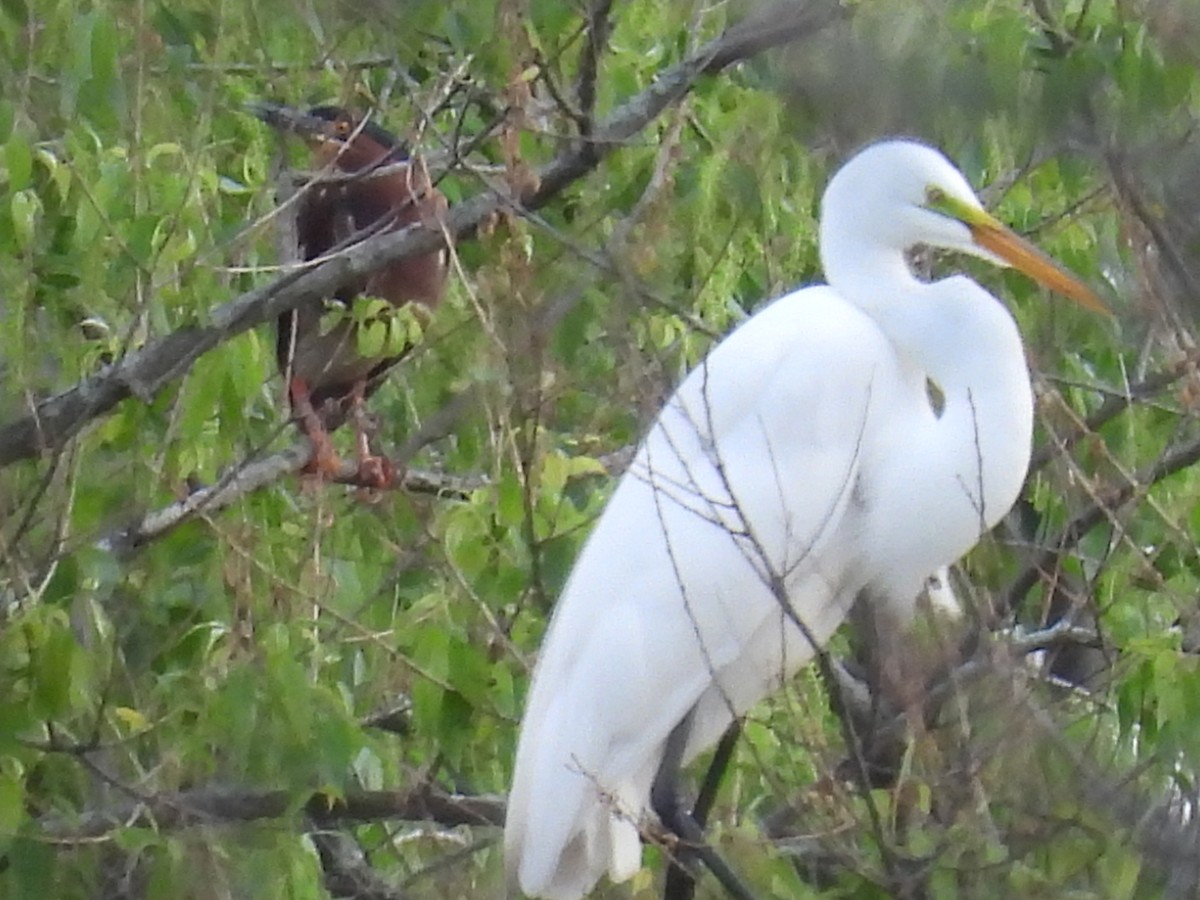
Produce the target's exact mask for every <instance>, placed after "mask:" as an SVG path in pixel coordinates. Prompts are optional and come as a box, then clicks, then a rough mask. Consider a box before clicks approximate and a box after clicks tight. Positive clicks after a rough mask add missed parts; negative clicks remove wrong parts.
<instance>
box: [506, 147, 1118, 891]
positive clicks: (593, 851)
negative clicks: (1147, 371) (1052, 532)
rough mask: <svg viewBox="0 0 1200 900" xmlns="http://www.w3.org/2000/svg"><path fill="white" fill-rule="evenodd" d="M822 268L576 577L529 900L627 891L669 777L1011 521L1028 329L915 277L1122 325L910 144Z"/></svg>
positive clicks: (839, 193)
mask: <svg viewBox="0 0 1200 900" xmlns="http://www.w3.org/2000/svg"><path fill="white" fill-rule="evenodd" d="M820 244H821V260H822V263H823V265H824V268H825V274H826V277H827V278H828V279H829V285H828V286H825V285H817V286H814V287H809V288H805V289H803V290H799V291H796V292H794V293H791V294H788V295H786V296H784V297H782V298H780V299H778V300H776V301H775V302H773V303H772V304H770V305H769V306H767V307H766V308H765V309H763V310H762V311H760V312H758V313H757V314H755V315H754V316H752V317H751V318H750V319H749V320H748V321H746V322H745V323H744V324H742V325H741V326H740V327H739V328H738V329H737V330H735V331H734V332H733V333H732V334H731V335H730V336H729V337H728V338H726V339H725V340H724V341H722V342H721V343H720V344H719V345H718V346H717V347H716V349H714V350H713V351H712V352H711V353H710V354H709V356H708V358H707V359H705V360H704V361H703V362H702V363H700V365H698V366H697V367H696V368H695V369H694V370H693V371H692V372H691V373H690V374H689V375H688V377H687V378H686V379H685V380H684V382H683V384H682V385H681V386H680V387H679V389H678V390H677V391H676V392H675V394H674V396H673V397H672V398H671V399H670V401H669V402H668V403H667V404H666V406H665V407H664V409H663V410H662V412H661V413H660V415H659V416H658V418H657V419H656V421H655V422H654V424H653V425H652V426H651V428H650V431H649V433H648V434H647V436H646V438H645V440H644V442H643V443H642V445H641V447H640V448H639V450H638V452H637V455H636V457H635V459H634V462H633V464H632V466H631V468H630V470H629V471H628V472H627V473H626V474H625V475H624V477H623V478H622V479H621V481H620V484H619V485H618V486H617V489H616V491H615V492H614V494H613V496H612V499H611V500H610V501H609V503H608V506H607V508H606V509H605V511H604V514H603V515H602V516H601V517H600V520H599V522H598V523H597V524H596V527H595V529H594V530H593V532H592V534H591V536H590V537H589V539H588V541H587V543H586V546H585V547H584V549H583V552H582V553H581V555H580V557H579V559H578V561H577V562H576V564H575V568H574V570H573V571H572V573H571V576H570V578H569V580H568V582H567V585H566V588H565V589H564V591H563V594H562V597H561V598H560V600H559V602H558V607H557V609H556V610H555V612H554V616H553V619H552V621H551V624H550V627H549V630H548V632H547V634H546V637H545V640H544V643H543V646H542V650H541V655H540V659H539V660H538V664H537V667H536V670H535V674H534V678H533V685H532V688H531V689H530V693H529V698H528V702H527V705H526V710H525V716H524V720H523V722H522V726H521V735H520V740H519V743H518V747H517V757H516V766H515V771H514V776H513V784H512V789H511V791H510V793H509V797H508V818H507V822H506V825H505V852H506V856H507V865H508V868H509V872H510V880H511V881H512V882H513V883H514V885H515V886H516V887H519V888H520V889H521V890H522V891H524V892H525V893H526V894H528V895H531V896H537V897H545V898H553V900H566V898H578V897H581V896H582V895H583V894H585V893H587V892H588V891H589V890H591V889H592V887H593V886H594V885H595V884H596V882H597V881H598V880H599V878H600V877H601V876H602V875H603V874H605V873H606V872H607V874H608V876H609V877H610V878H611V879H612V880H613V881H621V880H624V879H627V878H629V877H631V876H632V875H633V874H634V873H635V872H636V871H637V870H638V868H639V867H640V865H641V845H640V842H639V836H638V835H639V831H638V826H639V822H640V821H641V819H642V817H643V815H644V813H645V812H646V811H647V808H648V805H649V800H650V791H651V785H652V784H653V783H654V782H655V778H656V775H657V774H658V772H659V769H660V767H661V766H663V765H664V757H679V759H678V760H667V762H671V761H682V762H683V763H686V762H687V761H689V760H690V759H692V758H693V757H694V756H695V755H696V754H697V753H698V752H700V751H701V750H703V749H704V748H706V747H708V746H710V745H712V744H713V743H714V742H715V741H716V740H717V739H718V738H719V737H720V736H721V734H722V733H723V732H724V731H725V729H726V728H727V727H728V726H729V725H730V723H731V722H732V721H733V720H734V719H735V718H737V717H739V716H741V715H742V714H743V713H745V712H746V711H747V710H748V709H749V708H750V707H751V706H752V705H753V704H754V703H756V702H757V701H758V700H760V699H761V698H763V697H764V696H765V695H767V694H768V693H770V692H771V691H772V690H775V689H777V688H778V687H780V686H781V684H782V683H783V682H784V680H785V679H786V678H788V677H789V676H790V675H791V674H792V673H794V672H795V671H796V670H797V669H798V668H799V667H800V666H801V665H802V664H804V663H805V662H807V661H808V660H809V659H811V657H812V655H813V652H814V647H813V645H812V644H811V643H810V641H811V642H815V643H816V644H817V645H823V644H824V643H825V642H826V641H828V639H829V637H830V636H831V635H832V634H833V632H834V631H835V630H836V629H837V627H838V626H839V624H840V623H841V622H842V621H843V619H844V618H845V616H846V613H847V611H848V609H849V607H850V605H851V603H852V602H853V601H854V599H855V597H856V596H857V595H858V594H859V592H860V591H864V590H865V591H867V592H868V595H869V596H870V597H871V598H872V600H873V602H875V603H877V604H879V605H880V606H881V607H882V608H883V609H884V610H885V611H886V612H887V613H888V614H889V615H890V616H891V617H892V618H893V619H895V620H898V621H905V622H906V621H908V619H909V618H910V617H911V615H912V611H913V606H914V602H915V598H916V597H917V595H918V593H919V592H920V590H921V588H922V585H923V584H924V582H925V580H926V578H927V577H929V575H930V573H932V572H934V571H935V570H937V569H938V568H939V567H942V566H946V565H948V564H950V563H953V562H954V561H955V560H957V559H958V558H959V557H961V556H962V555H963V554H964V553H966V552H967V551H968V550H970V549H971V547H972V546H973V545H974V544H975V543H976V541H977V540H978V539H979V537H980V536H981V535H982V534H983V533H984V532H986V531H987V530H988V529H990V528H991V527H992V526H993V525H994V524H995V523H996V522H997V521H998V520H999V519H1000V518H1001V516H1003V515H1004V513H1005V512H1006V511H1007V510H1008V509H1009V507H1010V506H1012V504H1013V502H1014V501H1015V500H1016V498H1017V493H1018V491H1019V490H1020V487H1021V483H1022V481H1023V480H1024V478H1025V473H1026V469H1027V466H1028V463H1029V454H1030V442H1031V434H1032V428H1033V400H1032V392H1031V389H1030V383H1029V374H1028V370H1027V367H1026V362H1025V352H1024V349H1023V347H1022V344H1021V337H1020V333H1019V332H1018V330H1017V326H1016V323H1015V322H1014V321H1013V318H1012V316H1011V315H1010V314H1009V313H1008V311H1007V310H1006V309H1005V307H1004V306H1003V305H1002V304H1001V303H1000V302H999V301H998V300H997V299H996V298H995V297H993V296H992V295H991V294H989V293H988V292H987V291H985V290H984V289H983V288H982V287H980V286H979V285H978V284H976V283H975V282H974V281H972V280H970V279H969V278H967V277H965V276H962V275H956V276H952V277H949V278H945V279H942V280H939V281H934V282H931V283H926V282H922V281H920V280H918V279H917V278H916V277H915V276H914V275H913V274H912V272H911V270H910V269H909V266H908V264H907V262H906V259H905V252H906V251H908V250H910V249H911V248H912V247H913V246H914V245H916V244H926V245H930V246H933V247H941V248H946V249H949V250H957V251H962V252H965V253H970V254H973V255H975V256H980V257H983V258H984V259H987V260H990V261H991V262H993V263H996V264H998V265H1006V264H1007V265H1012V266H1015V267H1017V268H1019V269H1021V270H1022V271H1024V272H1026V273H1027V274H1029V275H1030V276H1031V277H1033V278H1035V279H1037V280H1038V281H1040V282H1042V283H1043V284H1045V285H1046V286H1048V287H1051V288H1054V289H1056V290H1058V291H1060V292H1062V293H1064V294H1066V295H1067V296H1070V297H1072V298H1074V299H1075V300H1077V301H1078V302H1080V303H1081V304H1083V305H1085V306H1088V307H1091V308H1094V309H1098V310H1102V309H1104V306H1103V304H1102V303H1101V302H1100V301H1099V300H1098V299H1097V298H1096V297H1095V295H1094V294H1092V293H1091V292H1090V291H1089V290H1088V289H1087V288H1086V287H1085V286H1084V285H1083V284H1081V283H1080V282H1079V281H1078V280H1077V279H1076V278H1075V277H1074V276H1072V275H1071V274H1070V273H1068V272H1066V271H1065V270H1064V269H1062V268H1060V267H1059V266H1058V265H1057V264H1056V263H1054V262H1053V261H1052V260H1050V259H1049V258H1048V257H1046V256H1044V255H1043V254H1042V253H1041V252H1040V251H1038V250H1037V249H1036V248H1034V247H1033V246H1032V245H1030V244H1029V243H1027V242H1026V241H1025V240H1023V239H1022V238H1020V237H1018V236H1017V235H1016V234H1014V233H1013V232H1011V231H1009V230H1008V229H1006V228H1005V227H1004V226H1002V225H1001V224H1000V223H999V222H997V221H996V220H995V219H994V218H993V217H992V216H991V215H989V214H988V213H987V212H985V211H984V209H983V207H982V205H981V204H980V202H979V200H978V199H977V198H976V196H975V194H974V193H973V192H972V190H971V187H970V185H969V184H968V183H967V181H966V179H965V178H964V177H963V175H962V173H960V172H959V171H958V170H957V169H956V168H955V167H954V166H953V165H952V164H951V163H950V162H949V161H948V160H947V159H946V158H945V157H944V156H942V154H941V153H939V152H938V151H936V150H934V149H932V148H930V147H927V146H924V145H921V144H918V143H914V142H910V141H886V142H882V143H877V144H874V145H872V146H869V147H867V148H866V149H864V150H863V151H861V152H860V153H859V154H858V155H856V156H855V157H854V158H853V159H851V160H850V161H849V162H847V163H846V164H845V166H843V167H842V169H841V170H840V171H839V172H838V173H837V174H836V175H835V176H834V178H833V179H832V180H831V181H830V183H829V186H828V188H827V189H826V191H825V196H824V201H823V206H822V216H821V228H820ZM930 382H932V383H933V384H934V385H936V387H937V391H938V393H940V396H941V398H942V400H941V403H940V404H939V407H940V408H939V409H936V410H935V409H934V407H933V405H932V404H931V400H930V392H929V388H928V384H929V383H930ZM782 598H786V601H787V604H788V606H790V609H788V608H786V607H785V605H784V603H783V602H781V601H782ZM669 748H671V749H669Z"/></svg>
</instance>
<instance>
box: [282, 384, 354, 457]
mask: <svg viewBox="0 0 1200 900" xmlns="http://www.w3.org/2000/svg"><path fill="white" fill-rule="evenodd" d="M288 396H289V397H290V398H291V401H292V412H293V413H295V415H296V418H297V420H298V421H299V422H300V427H301V429H303V431H304V433H305V434H306V435H308V439H309V440H310V441H312V446H313V455H312V459H310V460H309V461H308V463H307V464H306V465H305V466H304V468H303V469H302V470H301V472H302V473H303V474H305V475H316V476H318V477H320V478H324V479H325V480H327V481H333V480H334V479H336V478H337V476H338V473H339V472H340V471H341V468H342V463H341V460H339V459H338V457H337V453H335V452H334V449H333V442H332V441H331V440H330V439H329V432H328V431H326V430H325V425H324V424H323V423H322V422H321V417H320V416H318V415H317V411H316V410H315V409H313V405H312V395H311V394H310V393H309V389H308V382H306V381H305V380H304V379H303V378H293V379H292V380H291V382H290V383H289V384H288Z"/></svg>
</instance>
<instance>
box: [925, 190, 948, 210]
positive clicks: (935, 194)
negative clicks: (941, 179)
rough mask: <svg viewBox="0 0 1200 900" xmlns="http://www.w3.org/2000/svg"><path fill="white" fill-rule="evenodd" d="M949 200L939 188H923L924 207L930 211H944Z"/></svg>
mask: <svg viewBox="0 0 1200 900" xmlns="http://www.w3.org/2000/svg"><path fill="white" fill-rule="evenodd" d="M949 199H950V198H949V197H947V196H946V192H945V191H943V190H942V189H941V188H940V187H934V186H932V185H931V186H930V187H927V188H925V205H926V206H928V207H929V208H930V209H945V208H946V207H947V201H948V200H949Z"/></svg>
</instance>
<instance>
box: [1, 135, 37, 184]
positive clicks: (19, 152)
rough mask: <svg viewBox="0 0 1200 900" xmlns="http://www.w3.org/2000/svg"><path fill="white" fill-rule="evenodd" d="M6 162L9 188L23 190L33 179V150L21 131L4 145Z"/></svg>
mask: <svg viewBox="0 0 1200 900" xmlns="http://www.w3.org/2000/svg"><path fill="white" fill-rule="evenodd" d="M4 164H5V167H6V169H7V171H8V189H9V190H10V191H22V190H24V189H25V188H27V187H29V184H30V182H31V181H32V179H33V150H32V148H30V146H29V141H27V140H26V139H25V136H24V135H23V134H21V133H20V132H17V133H16V134H14V135H13V136H12V137H11V138H9V140H8V143H7V144H5V146H4Z"/></svg>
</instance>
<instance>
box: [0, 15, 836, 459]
mask: <svg viewBox="0 0 1200 900" xmlns="http://www.w3.org/2000/svg"><path fill="white" fill-rule="evenodd" d="M841 16H842V10H841V7H840V5H839V4H838V3H836V2H833V0H811V2H808V3H799V2H780V3H776V4H772V5H769V6H767V7H764V8H763V9H762V10H760V11H759V12H758V13H756V14H755V15H753V16H751V17H750V18H748V19H746V20H744V21H743V22H740V23H738V24H737V25H734V26H732V27H730V28H729V29H728V30H727V31H726V32H725V33H724V34H723V35H721V37H719V38H717V39H715V40H713V41H711V42H710V43H708V44H706V45H705V46H704V47H703V48H701V49H700V50H699V51H698V52H697V53H695V54H694V55H693V56H691V57H689V58H688V59H686V60H684V61H683V62H681V63H679V64H677V65H675V66H672V67H671V68H668V69H666V70H665V71H664V72H663V73H662V74H661V75H660V76H659V78H658V79H657V80H656V81H655V82H654V84H652V85H651V86H650V87H648V88H647V89H646V90H644V91H642V92H641V93H640V94H637V95H636V96H634V97H633V98H631V99H630V100H629V101H628V102H627V103H626V104H625V105H624V106H622V107H620V108H619V109H618V110H617V111H616V112H614V113H613V114H612V116H610V117H609V118H608V119H607V120H605V121H604V122H602V123H599V124H598V125H597V127H596V130H595V132H594V133H593V135H592V136H591V140H590V141H588V142H586V143H584V144H583V145H582V146H577V147H573V148H571V149H569V150H566V151H564V152H563V153H561V154H560V155H559V156H558V157H557V158H555V159H554V160H553V161H552V162H551V163H549V164H548V165H547V166H545V167H544V168H543V169H542V170H541V171H540V172H539V173H538V178H537V181H536V186H535V187H533V188H532V189H530V190H529V191H526V192H525V194H524V195H522V196H519V197H515V198H512V197H505V196H503V195H501V194H500V193H498V192H495V191H487V192H484V193H481V194H479V195H477V196H475V197H473V198H472V199H470V200H468V201H466V202H464V203H461V204H459V205H457V206H456V207H454V208H453V209H452V210H451V211H450V212H449V214H448V215H447V218H446V222H445V232H446V234H449V235H452V236H455V237H457V238H463V237H466V236H469V235H470V234H472V233H474V231H475V229H476V228H478V226H479V225H480V224H481V223H482V222H484V221H486V220H488V219H489V218H490V217H492V216H493V215H494V214H495V213H497V212H499V211H501V210H504V209H506V208H516V210H517V211H518V212H519V211H521V210H522V209H537V208H538V207H541V206H544V205H545V204H546V203H548V202H549V201H550V200H551V199H553V198H554V197H555V196H557V195H558V194H559V193H560V192H561V191H562V190H563V189H564V188H566V187H567V186H568V185H570V184H572V183H573V182H575V181H577V180H579V179H580V178H582V177H584V176H585V175H587V174H588V173H589V172H591V171H592V170H594V169H595V168H596V167H597V166H598V165H599V164H600V162H601V161H602V160H603V159H604V158H605V157H607V156H608V154H609V153H611V152H613V151H614V150H616V149H618V148H619V147H621V146H623V145H624V144H625V142H626V141H628V140H629V138H631V137H632V136H634V135H635V134H637V133H638V132H640V131H642V130H643V129H644V128H646V126H647V125H649V124H650V123H651V122H652V121H653V120H654V119H655V118H656V117H657V116H658V115H659V114H660V113H661V112H662V111H663V110H664V109H666V108H667V107H669V106H670V105H672V104H674V103H677V102H678V101H679V100H680V99H681V98H682V97H684V96H685V95H686V94H687V93H688V92H689V91H691V89H692V88H693V87H694V85H695V84H696V82H697V81H698V80H699V79H700V78H702V77H703V76H705V75H713V74H717V73H719V72H720V71H722V70H723V69H725V68H727V67H729V66H731V65H733V64H735V63H738V62H741V61H743V60H746V59H749V58H750V57H752V56H755V55H757V54H759V53H762V52H764V51H766V50H769V49H771V48H774V47H779V46H781V45H783V44H787V43H791V42H793V41H797V40H800V39H801V38H804V37H806V36H808V35H810V34H813V33H814V32H816V31H819V30H821V29H823V28H825V27H827V26H828V25H830V24H832V23H833V22H835V21H836V20H838V19H839V18H840V17H841ZM444 242H445V239H444V237H443V233H442V231H441V229H438V228H430V227H421V226H414V227H412V228H409V229H406V230H405V231H402V232H398V233H395V232H393V233H389V234H381V235H377V236H375V237H372V238H369V239H367V240H365V241H363V242H362V243H361V244H357V245H355V246H354V247H350V248H348V249H347V250H346V251H345V252H343V253H340V254H339V255H338V256H337V257H336V258H334V259H330V260H327V261H326V262H324V263H322V264H320V265H319V266H316V267H315V268H312V269H310V270H297V271H294V272H290V273H288V274H286V275H283V276H282V277H280V278H277V279H276V280H274V281H272V282H271V283H269V284H266V285H263V286H261V287H258V288H255V289H254V290H251V291H248V292H246V293H244V294H242V295H241V296H239V297H237V298H235V299H233V300H231V301H230V302H228V303H226V304H224V305H223V306H221V307H219V308H217V309H216V310H215V311H214V312H213V313H212V315H211V316H210V317H209V319H208V321H207V322H203V323H199V324H194V325H187V326H184V327H182V328H179V329H177V330H176V331H173V332H171V333H170V334H167V335H165V336H164V337H162V338H160V339H158V340H155V341H152V342H150V343H148V344H146V345H145V346H143V347H141V348H140V349H138V350H136V351H134V352H133V353H131V354H129V355H128V356H126V357H125V358H124V359H122V360H121V361H120V362H118V363H116V364H114V365H112V366H109V367H108V368H106V369H104V370H103V371H101V372H100V373H98V374H96V375H93V376H92V377H90V378H87V379H85V380H84V381H82V382H80V383H79V384H77V385H75V386H74V387H72V388H70V389H68V390H66V391H64V392H62V393H60V394H56V395H54V396H53V397H50V398H47V399H45V400H42V401H40V402H38V403H36V404H34V405H33V407H32V408H31V409H30V410H29V412H28V413H27V414H26V415H25V416H23V417H22V418H20V419H17V420H16V421H13V422H9V423H7V424H4V425H2V426H0V467H2V466H6V465H9V464H11V463H13V462H16V461H18V460H22V459H29V458H31V457H35V456H38V455H39V454H42V453H46V452H53V451H54V450H56V449H58V448H61V447H62V446H63V445H64V444H66V442H67V441H69V440H70V439H71V438H73V437H74V436H75V435H77V434H79V432H80V431H81V430H82V429H83V428H84V427H85V426H86V425H87V424H88V423H89V422H91V421H92V420H94V419H96V418H98V417H100V416H103V415H107V414H108V413H110V412H111V411H112V410H113V409H114V408H115V407H116V406H117V404H119V403H121V402H122V401H124V400H126V399H128V398H130V397H138V398H139V399H141V400H143V401H145V402H148V401H149V400H150V399H151V398H153V397H154V395H155V394H157V393H158V392H159V391H161V390H162V389H163V388H164V387H166V386H167V385H169V384H170V383H172V382H173V381H175V380H177V379H178V378H180V377H181V376H182V375H183V374H184V373H185V372H187V371H188V370H189V369H190V368H191V366H192V365H193V364H194V363H195V362H196V360H198V359H199V358H200V357H201V356H203V355H204V354H205V353H207V352H209V351H210V350H212V349H213V348H215V347H217V346H218V345H220V344H221V343H223V342H225V341H227V340H229V339H231V338H233V337H235V336H237V335H239V334H241V333H242V332H245V331H247V330H249V329H251V328H253V327H255V326H257V325H259V324H262V323H263V322H267V321H270V320H272V319H275V318H277V317H278V316H279V315H280V314H282V313H284V312H287V311H289V310H291V309H294V308H295V307H297V306H299V305H300V304H301V303H303V302H305V301H306V300H311V299H315V298H319V297H327V296H330V295H332V293H333V292H334V291H335V290H336V289H337V287H338V286H339V285H342V284H345V283H346V282H347V281H350V280H353V279H355V278H358V277H361V276H364V275H366V274H368V273H370V272H372V271H375V270H377V269H379V268H381V267H383V266H385V265H388V264H390V263H394V262H396V261H398V260H400V259H403V258H405V257H409V256H414V255H417V254H420V253H428V252H431V251H433V250H435V249H437V248H438V247H441V246H442V245H443V244H444Z"/></svg>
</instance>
